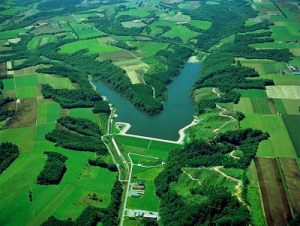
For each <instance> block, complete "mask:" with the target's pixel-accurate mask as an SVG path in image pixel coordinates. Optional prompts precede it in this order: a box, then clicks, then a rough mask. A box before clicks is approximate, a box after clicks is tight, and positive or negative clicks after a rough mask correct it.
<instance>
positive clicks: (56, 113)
mask: <svg viewBox="0 0 300 226" xmlns="http://www.w3.org/2000/svg"><path fill="white" fill-rule="evenodd" d="M60 114H61V111H60V106H59V104H58V103H56V102H52V101H48V100H44V101H42V102H39V104H38V109H37V124H49V123H52V124H53V123H55V122H56V120H57V119H58V118H59V117H60Z"/></svg>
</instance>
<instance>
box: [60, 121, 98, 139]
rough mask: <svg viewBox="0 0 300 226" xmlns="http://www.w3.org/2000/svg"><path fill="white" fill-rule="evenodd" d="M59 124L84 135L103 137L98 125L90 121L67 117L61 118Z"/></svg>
mask: <svg viewBox="0 0 300 226" xmlns="http://www.w3.org/2000/svg"><path fill="white" fill-rule="evenodd" d="M57 123H59V124H61V125H62V126H64V127H66V128H67V129H69V130H73V131H75V132H77V133H80V134H83V135H87V136H98V137H99V136H101V135H102V134H101V130H100V128H99V126H98V124H97V123H95V122H92V121H91V120H88V119H84V118H74V117H71V116H65V117H61V118H59V119H58V120H57Z"/></svg>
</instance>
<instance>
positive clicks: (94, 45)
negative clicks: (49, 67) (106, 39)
mask: <svg viewBox="0 0 300 226" xmlns="http://www.w3.org/2000/svg"><path fill="white" fill-rule="evenodd" d="M80 49H88V50H89V53H91V54H93V53H111V52H117V51H120V50H121V49H120V48H118V47H115V46H112V45H109V44H105V43H103V42H101V41H100V40H99V39H88V40H80V41H76V42H72V43H67V44H65V45H62V46H60V52H61V53H67V54H72V53H74V52H76V51H78V50H80Z"/></svg>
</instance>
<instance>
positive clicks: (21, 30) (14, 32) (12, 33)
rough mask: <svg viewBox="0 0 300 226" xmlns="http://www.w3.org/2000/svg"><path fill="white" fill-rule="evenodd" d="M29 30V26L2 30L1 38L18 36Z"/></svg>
mask: <svg viewBox="0 0 300 226" xmlns="http://www.w3.org/2000/svg"><path fill="white" fill-rule="evenodd" d="M27 30H28V28H18V29H15V30H8V31H2V32H0V40H6V39H11V38H16V37H18V36H19V35H20V34H23V33H25V32H26V31H27Z"/></svg>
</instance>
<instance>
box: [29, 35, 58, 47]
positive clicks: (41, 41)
mask: <svg viewBox="0 0 300 226" xmlns="http://www.w3.org/2000/svg"><path fill="white" fill-rule="evenodd" d="M56 40H57V38H56V37H55V36H54V35H41V36H34V37H33V38H32V39H31V40H30V41H29V42H28V44H27V48H28V49H29V50H36V49H37V48H38V47H39V46H42V45H45V44H48V43H51V42H55V41H56Z"/></svg>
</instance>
